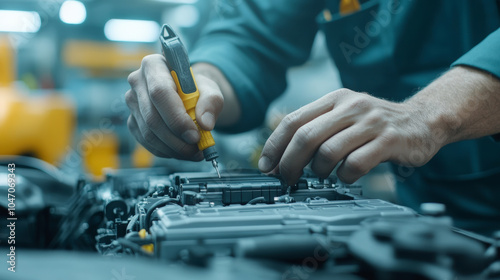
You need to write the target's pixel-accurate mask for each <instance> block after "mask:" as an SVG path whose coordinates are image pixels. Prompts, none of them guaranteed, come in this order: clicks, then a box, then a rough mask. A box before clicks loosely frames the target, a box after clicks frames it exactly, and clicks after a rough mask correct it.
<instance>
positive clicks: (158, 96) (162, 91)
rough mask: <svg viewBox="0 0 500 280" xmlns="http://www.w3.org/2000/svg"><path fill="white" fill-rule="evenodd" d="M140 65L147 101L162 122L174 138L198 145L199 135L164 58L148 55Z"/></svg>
mask: <svg viewBox="0 0 500 280" xmlns="http://www.w3.org/2000/svg"><path fill="white" fill-rule="evenodd" d="M142 65H143V67H142V68H143V75H144V78H145V80H146V84H147V88H148V95H149V99H150V100H151V102H152V103H153V105H154V107H155V108H156V109H157V110H158V112H159V113H160V116H161V118H162V119H163V121H164V122H165V123H166V124H167V126H168V127H169V128H170V130H171V131H172V132H173V133H174V134H175V135H176V136H178V137H180V138H182V139H183V140H184V141H185V142H187V143H189V144H196V143H198V141H200V134H199V133H198V129H197V127H196V125H195V124H194V122H193V120H192V119H191V117H189V115H188V114H187V112H186V109H185V108H184V104H183V103H182V100H181V99H180V97H179V94H178V93H177V87H176V86H175V83H174V80H173V79H172V76H171V75H170V71H169V69H168V68H167V65H166V61H165V58H163V56H161V55H150V56H147V57H145V58H144V59H143V61H142Z"/></svg>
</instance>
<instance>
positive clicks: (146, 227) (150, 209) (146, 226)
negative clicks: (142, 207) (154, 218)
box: [144, 198, 181, 231]
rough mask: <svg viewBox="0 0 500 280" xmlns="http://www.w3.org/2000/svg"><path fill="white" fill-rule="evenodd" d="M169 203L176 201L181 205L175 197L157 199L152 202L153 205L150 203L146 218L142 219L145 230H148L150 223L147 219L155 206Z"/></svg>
mask: <svg viewBox="0 0 500 280" xmlns="http://www.w3.org/2000/svg"><path fill="white" fill-rule="evenodd" d="M169 203H176V204H179V205H181V204H180V202H179V201H178V200H177V199H173V198H166V199H163V200H159V201H157V202H155V203H153V205H151V207H149V209H148V211H147V212H146V218H145V219H144V220H145V221H146V224H145V225H144V228H145V229H146V230H147V231H149V225H150V224H151V223H150V220H149V219H151V215H152V214H153V212H154V211H155V210H156V208H159V207H163V206H165V205H167V204H169Z"/></svg>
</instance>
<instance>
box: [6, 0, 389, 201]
mask: <svg viewBox="0 0 500 280" xmlns="http://www.w3.org/2000/svg"><path fill="white" fill-rule="evenodd" d="M237 1H238V0H232V1H219V0H80V1H73V0H67V1H64V0H1V1H0V155H28V156H33V157H37V158H39V159H42V160H44V161H47V162H49V163H51V164H54V165H55V166H57V167H59V168H60V169H62V170H63V171H65V172H69V173H78V174H80V173H84V174H87V176H89V177H93V178H94V179H95V180H100V179H102V176H103V175H102V174H103V169H105V168H113V169H116V168H136V167H137V168H145V167H150V166H154V165H163V166H168V167H170V168H171V170H173V171H212V167H211V165H210V164H209V163H192V162H180V161H177V160H172V159H159V158H155V157H153V156H152V155H151V154H150V153H149V152H147V151H146V150H145V149H143V148H142V147H141V146H140V145H138V144H137V143H136V141H135V140H134V138H133V137H132V136H131V135H130V133H129V132H128V129H127V126H126V120H127V117H128V114H129V111H128V108H127V106H126V105H125V100H124V95H125V92H126V91H127V90H128V89H129V85H128V83H127V79H126V78H127V76H128V74H129V73H130V72H132V71H134V70H136V69H138V68H139V66H140V63H141V59H142V58H143V57H144V56H146V55H148V54H152V53H160V47H159V43H158V35H159V31H160V26H161V24H163V23H169V24H170V25H171V26H172V27H173V28H174V29H175V30H176V31H177V32H178V34H179V35H180V36H181V38H182V39H183V41H184V43H185V45H186V47H187V48H188V50H189V48H190V46H192V45H193V43H194V42H195V41H196V39H197V37H198V36H199V34H200V31H201V29H202V27H203V26H204V25H205V23H206V22H207V20H208V19H209V17H210V15H211V14H213V13H219V14H223V13H224V12H225V10H227V9H228V8H231V7H229V6H228V5H235V4H237ZM288 82H289V84H288V89H287V91H286V92H285V94H284V95H283V96H282V97H281V98H279V99H278V100H276V101H275V102H274V103H273V104H272V106H271V108H270V110H269V111H268V113H267V117H266V123H265V125H263V126H262V127H261V128H258V129H255V130H253V131H250V132H247V133H242V134H238V135H221V134H217V133H215V135H214V137H215V140H216V142H217V148H218V150H219V154H220V155H221V158H220V164H221V166H222V168H223V169H246V168H255V167H256V166H257V161H258V157H259V155H260V151H261V148H262V146H263V144H264V143H265V140H266V139H267V137H268V136H269V135H270V133H271V132H272V129H274V128H275V127H276V125H277V124H278V123H279V121H280V120H281V119H282V118H283V117H284V116H285V115H286V114H288V113H290V112H292V111H294V110H295V109H297V108H299V107H300V106H302V105H304V104H306V103H309V102H311V101H313V100H316V99H317V98H319V97H320V96H322V95H324V94H326V93H328V92H330V91H333V90H335V89H338V88H340V87H341V83H340V80H339V78H338V72H337V69H336V68H335V66H334V64H333V62H332V61H331V60H330V59H329V56H328V53H327V51H326V49H325V47H324V39H323V35H322V34H321V33H319V34H318V35H317V38H316V41H315V44H314V48H313V52H312V56H311V59H310V60H309V61H308V62H307V63H306V64H305V65H302V66H300V67H297V68H293V69H291V70H290V71H289V73H288ZM362 180H363V181H362V183H363V185H366V186H368V185H369V186H370V188H368V189H366V190H365V195H368V196H370V197H381V198H385V199H388V200H393V196H392V190H393V187H392V185H393V184H392V182H393V177H392V176H391V175H390V173H389V172H388V171H387V168H386V167H384V166H380V167H378V168H377V169H375V170H374V172H372V173H371V174H370V175H369V176H367V177H365V178H363V179H362Z"/></svg>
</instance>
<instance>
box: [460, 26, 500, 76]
mask: <svg viewBox="0 0 500 280" xmlns="http://www.w3.org/2000/svg"><path fill="white" fill-rule="evenodd" d="M457 65H466V66H470V67H474V68H477V69H481V70H483V71H486V72H489V73H491V74H492V75H494V76H496V77H497V78H498V79H500V28H498V29H497V30H495V31H494V32H493V33H491V34H490V35H489V36H488V37H486V38H485V39H484V40H483V41H482V42H481V43H479V44H478V45H476V46H475V47H474V48H472V49H471V50H470V51H468V52H467V53H466V54H464V55H463V56H461V57H460V58H459V59H458V60H457V61H455V62H454V63H453V64H452V66H457Z"/></svg>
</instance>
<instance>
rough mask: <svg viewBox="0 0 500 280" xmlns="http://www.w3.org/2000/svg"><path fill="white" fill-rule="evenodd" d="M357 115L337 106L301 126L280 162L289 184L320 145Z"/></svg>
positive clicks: (294, 179) (299, 173)
mask: <svg viewBox="0 0 500 280" xmlns="http://www.w3.org/2000/svg"><path fill="white" fill-rule="evenodd" d="M355 119H356V115H355V114H353V113H352V112H351V111H348V110H346V109H342V108H337V109H334V110H333V111H330V112H327V113H325V114H323V115H321V116H319V117H317V118H316V119H314V120H312V121H310V122H308V123H306V124H305V125H303V126H302V127H300V128H299V129H298V130H297V132H296V133H295V134H294V135H293V137H292V140H291V141H290V143H289V144H288V146H287V147H286V149H285V152H284V153H283V156H282V158H281V160H280V162H279V170H280V173H281V175H282V176H283V178H284V179H285V181H286V182H287V183H288V184H289V185H293V184H295V182H297V180H298V179H299V178H300V176H301V175H302V170H303V169H304V167H305V166H306V165H307V164H308V163H309V162H310V161H311V158H312V157H313V156H314V153H315V152H316V151H317V150H318V148H319V147H320V145H321V144H322V143H323V142H324V141H326V140H327V139H328V138H330V137H332V136H333V137H335V136H334V135H335V134H337V133H338V132H339V131H342V130H344V129H346V128H347V127H349V126H351V125H352V124H353V123H354V121H355Z"/></svg>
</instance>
